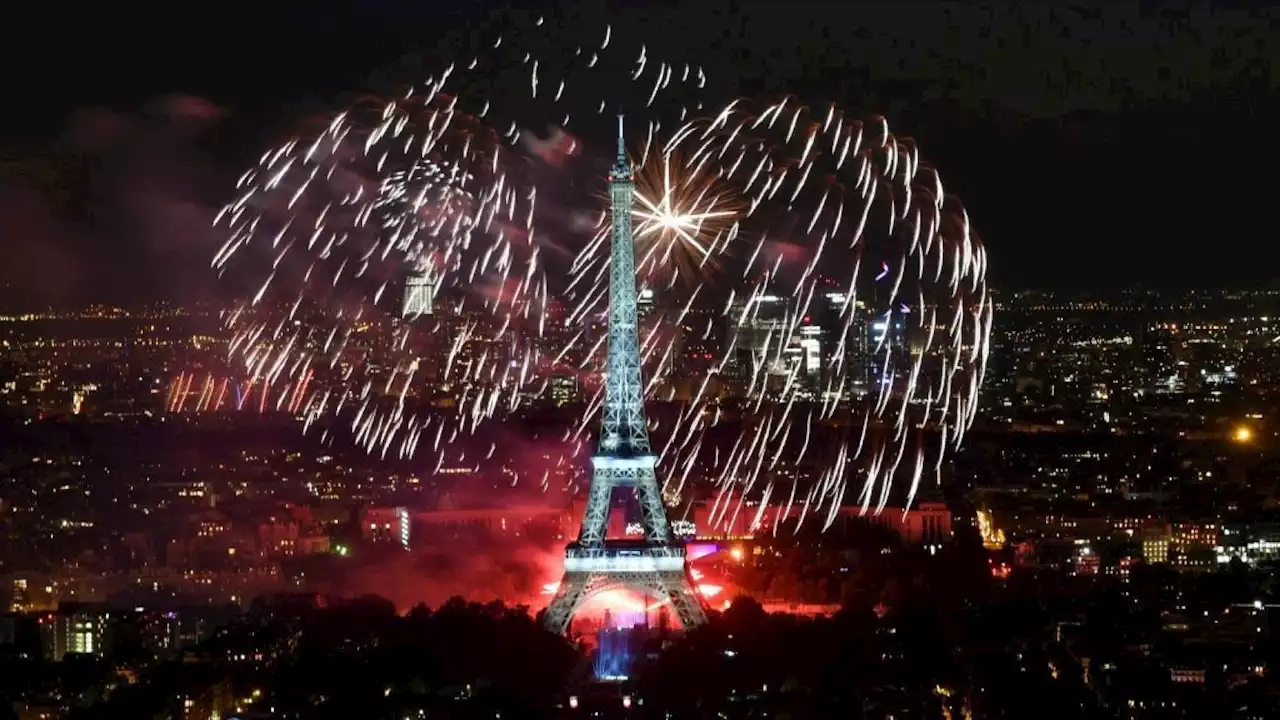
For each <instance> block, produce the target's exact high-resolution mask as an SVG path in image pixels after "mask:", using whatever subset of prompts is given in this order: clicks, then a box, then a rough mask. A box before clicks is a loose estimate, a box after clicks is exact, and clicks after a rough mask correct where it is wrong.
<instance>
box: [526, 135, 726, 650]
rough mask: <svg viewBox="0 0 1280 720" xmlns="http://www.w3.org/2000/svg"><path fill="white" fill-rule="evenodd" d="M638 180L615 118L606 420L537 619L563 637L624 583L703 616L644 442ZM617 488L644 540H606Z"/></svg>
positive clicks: (688, 617)
mask: <svg viewBox="0 0 1280 720" xmlns="http://www.w3.org/2000/svg"><path fill="white" fill-rule="evenodd" d="M634 193H635V185H634V184H632V181H631V165H630V164H629V163H628V162H627V152H626V146H625V143H624V141H623V133H622V116H621V115H619V116H618V159H617V162H616V163H614V166H613V169H612V170H611V171H610V173H609V198H610V200H611V209H612V215H613V228H612V238H611V240H612V242H611V248H610V254H609V262H610V269H609V357H608V359H607V360H606V364H605V388H604V419H603V421H602V422H601V425H600V439H599V444H598V445H597V446H596V452H595V455H593V456H592V458H591V489H590V491H589V492H588V494H587V509H586V513H585V515H584V516H583V518H582V528H581V529H580V530H579V531H578V539H577V540H576V541H575V542H572V543H569V545H568V547H566V548H565V551H564V578H563V579H562V580H561V581H560V587H559V589H557V590H556V594H555V597H553V598H552V600H551V604H550V605H549V606H548V607H547V612H546V615H545V616H544V617H543V622H544V623H545V625H546V627H547V629H549V630H551V631H552V632H554V633H557V634H560V635H563V634H565V633H566V632H567V631H568V629H569V621H570V620H571V619H572V618H573V615H574V613H575V612H577V610H578V608H579V607H580V606H581V605H582V603H583V602H584V601H586V600H587V598H589V597H591V596H592V595H595V594H596V593H599V592H602V591H605V590H611V589H614V588H628V589H630V590H633V591H636V592H639V593H640V594H641V595H643V596H645V597H649V598H656V599H660V600H663V601H666V602H669V603H670V604H671V608H672V609H673V611H674V612H675V614H676V617H678V618H679V619H680V622H681V624H682V625H684V627H686V628H689V627H693V626H695V625H700V624H701V623H703V622H704V621H705V620H706V614H705V612H704V611H703V607H702V601H701V598H699V596H698V594H697V593H696V592H695V591H694V586H693V583H692V582H691V581H690V578H689V570H688V566H687V565H686V563H685V549H684V544H683V543H682V542H680V541H678V540H677V539H676V537H675V536H674V535H673V534H672V532H671V523H670V522H669V521H668V519H667V509H666V507H665V506H664V505H663V504H662V492H661V490H660V488H659V486H658V477H657V475H656V473H655V472H654V466H655V465H656V464H657V460H658V458H657V456H656V455H655V454H654V452H653V448H652V446H651V445H650V444H649V427H648V423H647V421H646V420H645V415H644V381H643V380H642V378H641V373H640V341H639V333H638V332H637V325H638V323H637V321H636V269H635V264H636V260H635V248H634V247H633V241H632V236H631V202H632V195H633V194H634ZM616 487H623V488H631V489H633V490H634V492H635V494H636V498H637V500H638V501H639V503H640V513H641V525H642V526H643V528H644V539H643V540H606V539H605V534H606V531H607V528H608V524H609V507H610V500H611V499H612V497H613V490H614V488H616Z"/></svg>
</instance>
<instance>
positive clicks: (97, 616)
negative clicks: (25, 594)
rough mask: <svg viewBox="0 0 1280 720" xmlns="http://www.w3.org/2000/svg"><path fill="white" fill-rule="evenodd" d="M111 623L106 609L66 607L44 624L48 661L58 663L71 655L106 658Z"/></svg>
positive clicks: (42, 630) (41, 624) (80, 604)
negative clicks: (108, 629) (108, 622)
mask: <svg viewBox="0 0 1280 720" xmlns="http://www.w3.org/2000/svg"><path fill="white" fill-rule="evenodd" d="M108 619H109V618H108V615H107V611H106V608H105V606H100V605H92V604H87V603H74V604H73V603H63V604H62V605H61V606H59V607H58V612H56V613H54V614H53V615H51V616H48V617H45V618H42V619H41V621H40V629H41V632H42V635H43V638H44V643H45V652H46V654H47V656H48V658H49V659H50V660H53V661H54V662H58V661H61V660H62V659H63V658H64V657H66V656H67V655H95V656H98V657H101V656H103V655H105V654H106V652H107V640H108V638H107V621H108Z"/></svg>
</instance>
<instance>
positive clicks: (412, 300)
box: [401, 271, 435, 318]
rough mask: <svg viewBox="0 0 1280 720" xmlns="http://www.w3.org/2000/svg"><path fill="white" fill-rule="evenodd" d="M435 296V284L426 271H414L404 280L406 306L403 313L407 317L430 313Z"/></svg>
mask: <svg viewBox="0 0 1280 720" xmlns="http://www.w3.org/2000/svg"><path fill="white" fill-rule="evenodd" d="M434 298H435V284H434V283H433V282H431V278H430V277H429V276H428V275H427V274H426V273H424V272H420V271H412V272H410V273H409V275H408V276H407V277H406V278H405V281H404V307H403V309H402V311H401V315H402V316H403V317H407V318H414V317H418V316H419V315H430V314H431V313H432V309H433V303H434Z"/></svg>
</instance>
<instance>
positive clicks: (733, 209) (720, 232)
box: [632, 155, 745, 283]
mask: <svg viewBox="0 0 1280 720" xmlns="http://www.w3.org/2000/svg"><path fill="white" fill-rule="evenodd" d="M635 182H636V193H635V198H636V205H635V208H634V209H633V210H632V216H633V217H634V218H635V219H636V220H637V221H638V222H637V224H636V230H635V238H636V241H637V244H638V245H639V247H640V250H641V257H640V258H639V261H638V262H637V266H638V267H639V269H640V271H641V272H642V273H643V274H645V275H648V276H653V275H654V274H658V275H661V273H658V271H659V269H660V268H670V270H671V271H672V272H673V273H674V276H673V277H671V278H670V281H671V282H672V283H674V281H675V279H676V277H678V276H681V275H683V276H685V279H686V280H694V279H701V278H700V277H699V276H702V275H703V274H704V273H706V272H707V271H709V270H714V269H715V267H716V263H715V257H716V255H717V254H719V253H720V252H723V250H724V248H725V246H726V245H727V244H728V243H729V241H730V240H732V239H733V236H734V235H735V232H736V231H735V225H736V224H737V222H738V220H739V218H741V217H742V211H743V208H744V207H745V203H743V202H742V201H741V200H740V199H739V198H738V196H737V195H736V194H734V193H733V192H732V191H731V190H730V188H729V187H728V186H726V185H725V184H724V183H723V182H721V181H720V178H719V176H718V175H716V174H714V173H710V172H704V171H702V170H701V169H700V168H697V167H694V168H690V167H688V166H687V165H686V164H685V163H684V162H683V161H682V160H681V158H680V157H679V156H677V155H664V156H662V157H660V158H657V159H656V161H655V162H651V163H646V164H645V165H644V166H642V167H640V168H639V169H638V171H637V172H636V176H635Z"/></svg>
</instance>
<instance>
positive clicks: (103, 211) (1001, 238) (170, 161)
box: [0, 0, 1280, 302]
mask: <svg viewBox="0 0 1280 720" xmlns="http://www.w3.org/2000/svg"><path fill="white" fill-rule="evenodd" d="M259 5H262V6H267V5H269V6H271V7H273V8H275V9H274V10H272V11H270V14H269V15H264V14H263V11H262V10H261V9H252V8H256V7H258V6H259ZM335 5H338V4H335ZM445 5H450V4H449V3H435V2H423V1H421V0H419V1H416V2H412V1H409V0H372V1H370V0H366V1H365V2H361V3H347V4H344V5H338V7H339V8H342V7H345V8H346V9H333V8H325V9H324V10H319V9H317V8H319V7H320V6H319V5H316V4H303V3H293V2H279V3H274V2H273V3H260V4H259V3H255V4H249V3H236V2H232V3H210V4H204V3H195V4H189V5H182V4H179V5H170V6H168V8H169V9H168V10H165V11H164V12H162V13H160V14H157V13H155V12H148V13H146V14H143V13H141V12H135V11H119V10H115V11H109V10H103V9H96V10H88V11H86V10H84V9H83V8H82V7H81V6H80V5H74V6H73V5H66V6H65V8H60V7H59V6H58V4H56V3H46V4H44V5H43V6H42V8H43V9H41V10H39V11H37V12H36V14H37V15H48V20H49V23H48V24H46V25H41V24H40V23H38V22H32V23H31V25H30V27H32V28H37V27H39V28H42V29H41V30H40V31H39V32H35V31H34V30H33V32H32V34H31V35H30V36H29V39H27V38H23V37H22V35H23V33H18V34H17V35H16V36H15V38H14V41H12V42H9V43H8V44H6V46H5V47H4V49H3V50H0V53H3V57H2V58H0V59H3V61H4V63H5V64H4V67H6V68H8V69H9V70H10V72H7V73H6V75H7V76H8V77H7V78H6V83H7V88H6V94H7V101H8V102H7V103H6V104H7V106H8V107H7V109H6V114H5V115H4V117H3V122H2V123H0V160H2V162H0V282H3V283H6V284H7V287H6V292H5V299H9V300H12V299H14V298H15V297H16V298H20V299H26V300H30V301H32V302H48V301H59V300H70V299H83V298H89V297H103V298H109V299H124V300H134V299H139V300H141V299H151V298H152V297H180V298H182V299H189V298H192V297H203V296H210V295H211V294H213V293H215V292H216V283H214V282H213V278H212V277H211V273H210V271H209V270H208V269H207V268H208V258H209V257H210V255H211V253H212V250H213V249H214V248H213V247H211V245H212V244H213V243H215V242H216V240H217V238H216V236H215V235H214V234H213V233H212V231H210V230H209V229H208V219H209V218H210V217H211V215H212V213H213V212H214V211H216V209H217V208H218V207H219V206H220V205H221V203H222V202H224V201H225V200H226V199H228V198H229V197H230V192H231V186H230V183H231V181H232V180H233V179H234V177H235V175H237V174H238V173H239V171H240V170H241V169H243V166H244V164H245V163H247V162H249V161H251V160H253V159H255V158H256V157H257V155H258V154H259V153H260V152H261V151H262V150H264V149H266V148H267V147H268V146H270V145H272V144H274V142H275V141H277V140H279V139H281V138H282V137H284V134H285V133H286V132H287V130H288V128H289V127H291V126H293V125H295V124H296V123H297V122H298V121H299V119H301V118H303V117H305V116H308V115H311V114H314V113H318V112H322V111H326V110H329V109H334V108H337V107H338V106H339V104H340V103H341V102H342V99H343V98H344V97H348V96H349V95H350V94H351V93H353V92H357V91H361V90H364V89H368V88H377V87H378V86H379V85H380V84H385V83H387V82H389V80H388V79H389V78H394V79H400V78H403V77H404V75H403V73H402V72H401V71H398V70H397V69H396V68H398V67H403V66H405V65H411V64H413V62H419V61H418V60H412V61H409V62H406V61H405V58H406V57H408V58H411V59H412V58H420V57H425V58H427V59H428V60H426V61H424V62H425V63H426V64H428V65H429V64H430V63H429V58H431V57H435V56H448V55H449V48H450V47H452V45H453V44H454V43H456V42H457V40H458V38H465V37H467V36H468V33H469V32H470V31H469V30H468V28H476V27H478V26H480V25H483V24H484V23H490V24H495V25H501V23H502V13H504V12H507V11H504V10H502V9H501V8H500V7H499V6H498V5H497V4H495V3H478V2H471V3H461V2H459V3H453V4H452V5H456V6H457V8H456V9H454V10H452V11H448V12H445V11H442V10H440V6H445ZM680 5H683V6H687V7H681V8H679V9H676V8H675V6H676V4H675V3H660V4H659V3H646V2H638V1H637V2H613V3H607V4H606V3H597V2H587V1H586V0H578V1H576V2H564V3H556V4H554V5H553V6H552V7H555V8H557V9H554V10H548V11H547V13H546V17H547V22H548V23H551V24H556V25H558V26H561V27H563V32H564V35H565V37H566V38H568V40H567V42H570V43H576V42H578V41H580V42H583V43H591V42H594V41H595V40H596V38H597V35H598V30H597V28H599V27H601V26H602V25H603V24H604V23H605V22H611V23H612V24H613V26H614V28H615V31H617V32H627V33H634V34H637V35H639V36H643V37H645V38H646V41H647V42H648V43H649V46H650V48H651V51H652V54H653V55H654V56H655V57H662V58H663V59H668V60H676V61H685V60H688V61H690V62H695V63H701V64H703V65H704V66H705V67H706V69H707V73H708V76H709V79H710V82H711V83H712V84H717V85H719V86H721V87H722V88H724V90H725V92H727V93H729V94H732V95H736V94H747V95H753V96H769V95H776V94H780V93H784V92H785V93H792V94H795V95H797V96H799V97H800V98H801V99H802V100H804V101H806V102H811V103H814V104H818V103H825V102H827V101H832V100H834V101H837V102H839V103H841V104H843V105H844V106H846V107H849V108H856V109H859V110H863V111H866V112H868V113H881V114H883V115H885V116H886V117H887V118H888V119H889V122H890V127H891V128H893V129H894V131H895V132H896V133H898V134H900V135H905V136H910V137H913V138H915V139H916V140H917V141H918V142H919V143H920V144H921V148H922V155H923V157H925V159H926V160H928V161H929V162H931V163H932V164H934V165H936V166H937V167H939V168H940V170H941V171H942V174H943V177H944V178H945V179H946V181H947V183H948V187H949V188H950V190H951V191H952V192H954V193H957V194H958V195H959V196H960V197H961V198H962V199H963V200H964V202H965V204H966V206H967V207H968V209H969V212H970V216H971V218H972V220H973V222H974V223H975V226H976V227H977V229H978V232H979V233H980V234H981V236H982V237H983V238H984V240H985V241H986V243H987V246H988V250H989V253H990V261H991V272H992V280H993V282H994V283H995V285H996V286H997V287H1001V288H1007V289H1017V288H1023V287H1064V288H1116V287H1129V286H1155V287H1187V286H1198V287H1215V286H1222V285H1258V284H1269V283H1270V282H1271V281H1272V280H1273V278H1276V277H1277V275H1280V273H1277V271H1276V269H1275V268H1276V266H1277V265H1276V263H1277V260H1280V250H1277V243H1276V242H1275V231H1274V228H1273V225H1272V217H1273V215H1274V212H1273V208H1274V204H1275V200H1274V199H1273V195H1274V185H1275V182H1274V180H1273V179H1272V177H1271V162H1272V159H1273V158H1275V157H1277V152H1276V151H1277V142H1276V139H1275V136H1276V131H1275V129H1276V128H1277V127H1280V124H1278V123H1277V120H1280V102H1278V101H1277V100H1278V98H1277V91H1276V88H1277V63H1276V55H1277V53H1280V47H1278V46H1277V45H1276V44H1275V43H1272V44H1270V46H1268V43H1267V42H1266V40H1267V38H1268V37H1271V36H1274V35H1275V34H1276V31H1277V30H1280V11H1277V10H1276V9H1274V8H1268V7H1265V6H1261V5H1258V4H1256V3H1255V4H1234V5H1233V4H1225V3H1215V4H1214V6H1215V7H1214V8H1213V9H1210V8H1209V7H1208V5H1207V4H1200V5H1192V6H1188V5H1182V4H1179V5H1168V4H1158V3H1143V4H1140V5H1129V4H1119V3H1109V4H1106V5H1105V6H1104V8H1103V9H1098V10H1091V9H1084V8H1081V9H1066V8H1062V7H1059V8H1057V9H1054V8H1051V6H1050V5H1049V4H1022V5H1020V6H1018V7H1016V8H1012V9H1011V7H1010V6H1009V5H999V6H995V5H993V6H990V7H989V8H987V9H977V8H974V7H969V6H961V5H959V4H949V3H915V2H905V3H894V4H887V3H886V4H882V5H876V4H869V3H868V4H860V3H839V4H836V3H831V4H822V3H757V2H733V3H681V4H680ZM518 6H519V7H521V8H529V7H531V6H532V4H531V3H518ZM307 7H309V8H310V9H304V8H307ZM294 8H297V10H296V12H294V11H293V9H294ZM24 12H25V11H24ZM86 13H88V14H86ZM55 28H56V30H55ZM14 69H23V70H19V71H18V72H13V70H14ZM407 79H413V78H407ZM175 96H181V97H182V98H183V99H181V100H178V99H175ZM160 98H167V99H163V100H161V99H160ZM197 99H198V100H197Z"/></svg>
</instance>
